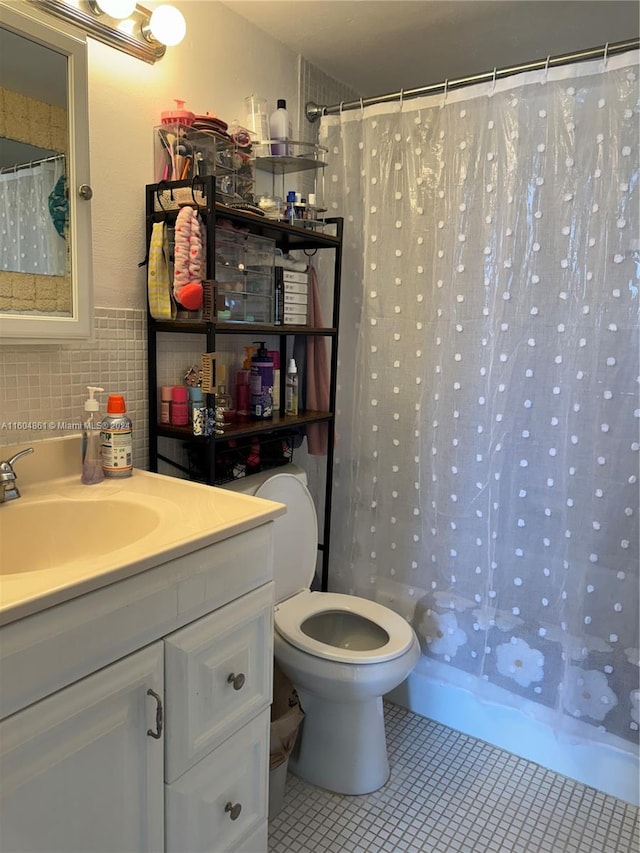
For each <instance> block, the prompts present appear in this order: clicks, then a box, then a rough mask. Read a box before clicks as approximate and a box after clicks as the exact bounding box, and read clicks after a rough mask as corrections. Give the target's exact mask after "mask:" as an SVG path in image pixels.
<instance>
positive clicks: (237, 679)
mask: <svg viewBox="0 0 640 853" xmlns="http://www.w3.org/2000/svg"><path fill="white" fill-rule="evenodd" d="M245 681H246V679H245V676H244V672H239V673H238V674H237V675H236V674H235V673H233V672H232V673H231V674H230V675H229V677H228V678H227V684H233V689H234V690H242V688H243V687H244V682H245ZM234 820H235V818H234Z"/></svg>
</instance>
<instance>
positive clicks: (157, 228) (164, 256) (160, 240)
mask: <svg viewBox="0 0 640 853" xmlns="http://www.w3.org/2000/svg"><path fill="white" fill-rule="evenodd" d="M147 292H148V297H149V313H150V314H151V316H152V317H153V319H154V320H174V319H175V318H176V316H177V310H176V305H175V302H174V301H173V299H172V298H171V285H170V282H169V236H168V234H167V228H166V225H165V223H164V222H154V223H153V229H152V231H151V241H150V243H149V266H148V273H147Z"/></svg>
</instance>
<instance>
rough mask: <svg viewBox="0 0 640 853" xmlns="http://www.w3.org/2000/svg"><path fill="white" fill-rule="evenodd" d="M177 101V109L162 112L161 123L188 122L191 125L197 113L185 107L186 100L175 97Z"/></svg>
mask: <svg viewBox="0 0 640 853" xmlns="http://www.w3.org/2000/svg"><path fill="white" fill-rule="evenodd" d="M174 100H175V102H176V109H175V110H163V111H162V112H161V113H160V123H161V124H174V123H175V124H186V125H187V126H188V125H191V124H193V122H194V121H195V113H192V112H191V110H185V109H184V101H181V100H179V99H178V98H174Z"/></svg>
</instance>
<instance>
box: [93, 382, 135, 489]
mask: <svg viewBox="0 0 640 853" xmlns="http://www.w3.org/2000/svg"><path fill="white" fill-rule="evenodd" d="M132 429H133V424H132V423H131V418H129V417H127V409H126V406H125V402H124V397H123V396H122V394H111V395H110V397H109V399H108V401H107V414H106V415H105V417H104V418H103V419H102V424H101V427H100V441H101V444H102V470H103V471H104V476H105V477H130V476H131V474H132V473H133V446H132Z"/></svg>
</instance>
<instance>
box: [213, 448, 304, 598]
mask: <svg viewBox="0 0 640 853" xmlns="http://www.w3.org/2000/svg"><path fill="white" fill-rule="evenodd" d="M284 475H288V476H284ZM296 480H297V481H298V482H296ZM263 487H264V488H263ZM221 488H223V489H230V490H231V491H234V492H241V493H242V494H245V495H251V496H256V497H265V498H268V499H269V500H273V501H279V502H280V503H283V504H284V505H285V506H286V507H287V512H286V513H285V514H284V515H281V516H279V517H278V518H275V519H274V520H273V525H274V537H273V580H274V583H275V592H274V596H275V601H276V603H279V602H281V601H284V600H285V599H287V598H290V597H291V596H292V595H295V594H296V593H298V592H302V591H303V590H308V589H309V587H310V586H311V583H312V581H313V576H314V574H315V570H316V563H317V559H318V519H317V516H316V510H315V506H314V503H313V498H312V497H311V495H310V494H309V490H308V489H307V475H306V472H305V471H304V470H303V469H302V468H299V467H298V466H297V465H293V464H292V463H289V464H287V465H282V466H281V467H279V468H271V469H270V470H269V471H262V472H261V473H259V474H250V475H249V476H248V477H242V478H241V479H239V480H234V481H233V482H231V483H225V484H224V485H223V486H222V487H221ZM259 490H261V492H262V493H261V494H259V495H257V494H256V493H257V492H258V491H259Z"/></svg>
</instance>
